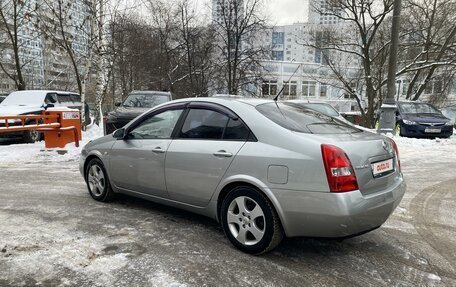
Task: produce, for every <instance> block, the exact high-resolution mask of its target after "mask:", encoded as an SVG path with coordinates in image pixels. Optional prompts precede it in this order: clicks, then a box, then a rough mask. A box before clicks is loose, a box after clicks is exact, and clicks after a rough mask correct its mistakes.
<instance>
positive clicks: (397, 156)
mask: <svg viewBox="0 0 456 287" xmlns="http://www.w3.org/2000/svg"><path fill="white" fill-rule="evenodd" d="M390 140H391V143H392V144H393V148H394V152H395V153H396V159H397V168H398V171H399V172H401V159H400V158H399V149H398V148H397V144H396V142H395V141H394V140H393V139H390Z"/></svg>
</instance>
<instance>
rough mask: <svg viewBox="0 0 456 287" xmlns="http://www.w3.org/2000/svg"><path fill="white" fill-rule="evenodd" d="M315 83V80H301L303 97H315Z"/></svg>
mask: <svg viewBox="0 0 456 287" xmlns="http://www.w3.org/2000/svg"><path fill="white" fill-rule="evenodd" d="M316 84H317V83H316V82H315V81H303V82H302V96H303V97H315V88H316V86H317V85H316Z"/></svg>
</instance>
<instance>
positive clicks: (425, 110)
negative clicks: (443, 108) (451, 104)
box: [399, 103, 440, 114]
mask: <svg viewBox="0 0 456 287" xmlns="http://www.w3.org/2000/svg"><path fill="white" fill-rule="evenodd" d="M399 107H400V109H401V110H402V112H404V113H405V114H440V112H439V110H437V109H436V108H434V107H433V106H431V105H430V104H423V103H401V104H399Z"/></svg>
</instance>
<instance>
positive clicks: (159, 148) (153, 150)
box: [152, 147, 165, 153]
mask: <svg viewBox="0 0 456 287" xmlns="http://www.w3.org/2000/svg"><path fill="white" fill-rule="evenodd" d="M152 152H154V153H165V150H164V149H162V148H161V147H156V148H154V149H152Z"/></svg>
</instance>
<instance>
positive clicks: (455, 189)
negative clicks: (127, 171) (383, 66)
mask: <svg viewBox="0 0 456 287" xmlns="http://www.w3.org/2000/svg"><path fill="white" fill-rule="evenodd" d="M101 134H102V132H101V130H100V129H99V128H98V127H96V126H94V127H91V128H90V129H89V130H88V131H87V132H85V133H84V136H83V144H84V143H86V142H87V141H88V140H89V139H91V138H96V137H98V136H100V135H101ZM394 139H395V140H396V142H397V144H398V146H399V152H400V158H401V162H402V170H403V172H404V176H405V178H406V181H407V185H408V189H407V192H406V194H405V196H404V199H403V200H402V202H401V204H400V205H399V207H398V208H397V209H396V211H395V212H394V214H393V215H392V216H391V217H390V219H389V220H388V221H387V222H386V223H385V224H384V225H383V226H382V227H381V228H379V229H377V230H374V231H372V232H370V233H368V234H365V235H362V236H359V237H355V238H351V239H347V240H344V241H337V240H323V239H309V238H292V239H287V240H284V241H283V242H282V244H281V245H280V246H279V247H278V248H277V249H276V250H274V251H273V252H271V253H268V254H266V255H262V256H251V255H247V254H244V253H242V252H240V251H238V250H236V249H235V248H234V247H233V246H232V245H231V244H230V243H229V241H228V240H227V239H226V238H224V235H223V231H222V229H221V228H220V227H219V226H218V224H217V223H216V222H214V221H212V220H210V219H207V218H204V217H201V216H198V215H194V214H191V213H188V212H184V211H181V210H177V209H174V208H169V207H165V206H162V205H158V204H154V203H150V202H145V201H142V200H139V199H134V198H130V197H126V196H121V197H119V199H117V200H116V201H114V202H112V203H107V204H106V203H100V202H96V201H94V200H93V199H92V198H91V197H90V196H89V194H88V192H87V189H86V186H85V183H84V181H83V179H82V177H81V176H80V174H79V170H78V156H79V151H80V148H75V147H74V146H73V145H69V146H68V152H67V153H66V154H64V155H60V154H58V153H57V151H55V150H53V151H45V150H44V143H43V142H40V143H35V144H11V145H0V183H1V184H0V286H201V285H208V286H220V285H222V286H251V285H255V286H307V285H319V286H333V285H339V286H368V285H373V286H456V217H455V216H454V215H455V213H454V210H456V172H455V168H456V136H453V137H452V138H450V139H436V140H424V139H408V138H394Z"/></svg>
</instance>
